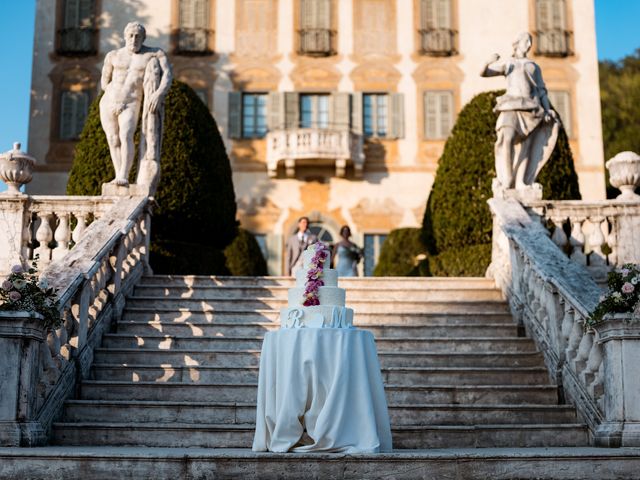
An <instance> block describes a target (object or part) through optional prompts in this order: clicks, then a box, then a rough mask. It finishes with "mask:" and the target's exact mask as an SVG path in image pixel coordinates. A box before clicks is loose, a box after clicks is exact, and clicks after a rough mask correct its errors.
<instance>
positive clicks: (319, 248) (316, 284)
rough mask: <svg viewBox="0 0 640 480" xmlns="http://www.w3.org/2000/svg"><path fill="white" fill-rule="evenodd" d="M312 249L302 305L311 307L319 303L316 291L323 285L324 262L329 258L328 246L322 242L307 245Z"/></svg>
mask: <svg viewBox="0 0 640 480" xmlns="http://www.w3.org/2000/svg"><path fill="white" fill-rule="evenodd" d="M309 248H310V249H313V251H314V254H313V258H312V259H311V263H310V265H309V269H308V270H307V282H306V283H305V286H304V294H303V301H302V305H304V306H305V307H311V306H314V305H320V298H319V297H318V293H319V292H320V287H322V286H324V280H323V279H322V277H323V276H324V264H325V262H326V261H327V258H329V248H328V247H327V246H326V245H325V244H324V243H322V242H318V243H315V244H313V245H311V246H310V247H309Z"/></svg>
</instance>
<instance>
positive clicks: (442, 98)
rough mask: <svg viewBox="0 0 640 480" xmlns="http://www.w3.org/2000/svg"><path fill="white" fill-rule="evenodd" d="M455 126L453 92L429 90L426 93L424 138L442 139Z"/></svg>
mask: <svg viewBox="0 0 640 480" xmlns="http://www.w3.org/2000/svg"><path fill="white" fill-rule="evenodd" d="M452 127H453V93H452V92H448V91H437V90H433V91H428V92H425V94H424V138H425V139H427V140H442V139H445V138H447V137H448V136H449V132H450V131H451V128H452Z"/></svg>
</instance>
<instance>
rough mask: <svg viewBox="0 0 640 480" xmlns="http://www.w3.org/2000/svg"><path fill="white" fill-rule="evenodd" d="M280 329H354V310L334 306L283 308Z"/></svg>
mask: <svg viewBox="0 0 640 480" xmlns="http://www.w3.org/2000/svg"><path fill="white" fill-rule="evenodd" d="M280 328H353V309H351V308H347V307H336V306H334V305H316V306H313V307H289V308H283V309H281V310H280Z"/></svg>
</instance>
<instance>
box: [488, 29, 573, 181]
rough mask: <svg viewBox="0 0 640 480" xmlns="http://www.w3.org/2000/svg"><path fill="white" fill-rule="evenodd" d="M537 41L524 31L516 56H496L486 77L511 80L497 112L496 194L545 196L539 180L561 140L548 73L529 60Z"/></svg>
mask: <svg viewBox="0 0 640 480" xmlns="http://www.w3.org/2000/svg"><path fill="white" fill-rule="evenodd" d="M531 41H532V39H531V35H530V34H529V33H526V32H525V33H521V34H520V35H519V36H518V38H517V39H516V41H515V42H514V43H513V56H512V57H511V58H509V59H506V60H500V56H499V55H498V54H494V55H493V56H492V57H491V58H490V59H489V61H488V62H487V63H486V65H485V67H484V69H483V70H482V72H481V74H480V75H481V76H483V77H494V76H498V75H504V76H505V77H506V78H507V91H506V93H505V94H504V95H502V96H501V97H498V99H497V103H496V106H495V108H494V111H495V112H498V113H499V116H498V121H497V123H496V132H497V134H498V139H497V141H496V144H495V161H496V174H497V182H495V181H494V190H495V189H496V188H498V189H501V190H506V189H514V188H515V189H516V190H527V189H531V188H538V189H540V192H541V187H540V186H539V185H537V184H535V183H534V182H535V179H536V177H537V176H538V173H539V172H540V170H541V169H542V167H543V166H544V164H545V163H546V162H547V161H548V160H549V157H550V156H551V153H552V152H553V149H554V147H555V144H556V140H557V138H558V132H559V129H560V121H559V118H558V115H557V114H556V112H555V111H553V110H552V109H551V107H550V105H549V99H548V98H547V89H546V87H545V85H544V81H543V80H542V71H541V70H540V67H539V66H538V65H537V64H536V63H535V62H534V61H533V60H531V59H529V58H527V53H528V52H529V50H530V49H531Z"/></svg>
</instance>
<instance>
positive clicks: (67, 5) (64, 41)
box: [58, 0, 96, 55]
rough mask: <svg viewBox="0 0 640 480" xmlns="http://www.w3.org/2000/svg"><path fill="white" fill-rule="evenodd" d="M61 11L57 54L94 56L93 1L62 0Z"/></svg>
mask: <svg viewBox="0 0 640 480" xmlns="http://www.w3.org/2000/svg"><path fill="white" fill-rule="evenodd" d="M62 9H63V11H62V26H61V28H60V29H59V30H58V53H59V54H60V55H93V54H95V53H96V48H95V32H96V29H95V0H64V3H63V5H62Z"/></svg>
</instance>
